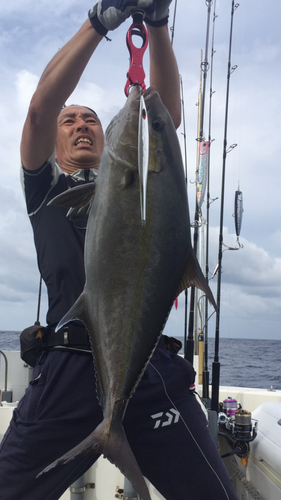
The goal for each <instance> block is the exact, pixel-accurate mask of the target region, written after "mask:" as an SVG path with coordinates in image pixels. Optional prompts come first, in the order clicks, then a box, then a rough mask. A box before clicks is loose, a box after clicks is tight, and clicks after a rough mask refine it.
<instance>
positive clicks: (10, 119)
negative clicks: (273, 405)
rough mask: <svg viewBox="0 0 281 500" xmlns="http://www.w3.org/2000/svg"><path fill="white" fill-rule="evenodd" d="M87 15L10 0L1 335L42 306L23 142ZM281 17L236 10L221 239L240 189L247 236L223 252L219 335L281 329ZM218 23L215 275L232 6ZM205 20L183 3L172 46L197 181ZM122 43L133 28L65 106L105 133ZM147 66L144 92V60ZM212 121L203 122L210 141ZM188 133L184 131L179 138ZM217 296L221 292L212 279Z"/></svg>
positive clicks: (95, 64) (121, 78)
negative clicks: (62, 51) (50, 73)
mask: <svg viewBox="0 0 281 500" xmlns="http://www.w3.org/2000/svg"><path fill="white" fill-rule="evenodd" d="M277 4H278V5H277ZM89 7H90V5H89V4H88V3H87V2H86V1H84V0H81V2H80V3H79V4H77V2H76V1H75V0H67V1H66V0H62V1H61V2H60V3H59V4H58V3H57V2H55V1H53V0H48V1H47V0H41V1H40V2H34V1H32V0H14V1H13V2H10V3H7V2H6V3H3V5H2V6H1V15H2V25H3V26H2V29H1V30H0V47H1V71H2V73H1V74H2V78H1V81H0V92H1V96H2V99H1V103H0V120H1V123H2V130H1V138H0V157H1V166H2V182H1V186H2V187H1V188H0V210H1V212H0V213H1V218H0V237H1V247H0V293H1V302H0V307H1V315H0V318H1V321H2V322H3V323H2V325H3V327H5V328H8V329H20V328H21V327H24V326H26V325H27V324H29V323H30V322H32V320H33V317H34V316H35V312H36V307H37V290H38V281H39V276H38V272H37V268H36V256H35V251H34V245H33V237H32V231H31V227H30V223H29V221H28V218H27V216H26V211H25V206H24V201H23V197H22V193H21V188H20V183H19V143H20V137H21V130H22V126H23V123H24V119H25V114H26V111H27V108H28V104H29V101H30V98H31V95H32V93H33V91H34V89H35V87H36V85H37V82H38V79H39V76H40V75H41V73H42V71H43V69H44V67H45V66H46V64H47V63H48V61H49V60H50V58H51V57H52V56H53V54H55V52H56V51H57V50H58V49H59V48H60V47H62V45H63V44H64V43H65V42H66V41H67V40H68V39H69V38H70V36H72V34H74V33H75V31H76V30H77V29H78V28H79V27H80V25H81V24H82V22H83V20H85V19H86V18H87V12H88V9H89ZM280 9H281V7H280V5H279V3H278V2H276V1H274V0H269V1H268V2H267V8H266V9H264V4H263V3H262V2H261V1H260V2H256V3H255V8H254V9H253V7H252V5H250V2H244V3H243V4H241V5H240V7H239V9H237V11H236V12H235V19H234V32H233V52H232V64H237V65H238V68H237V70H236V71H235V72H234V74H233V75H232V76H231V82H230V83H231V85H230V102H229V104H230V107H229V122H228V144H232V143H238V146H237V148H236V149H235V150H234V151H233V152H232V153H230V154H229V155H228V156H227V162H226V185H225V218H224V226H225V232H224V241H225V243H226V244H228V245H229V246H235V241H236V236H235V234H234V229H233V228H234V225H233V218H232V214H233V201H234V191H235V190H236V189H237V186H238V181H240V184H241V189H242V191H243V194H244V208H245V212H244V215H243V224H242V233H241V234H242V236H241V241H242V243H243V244H244V249H243V250H239V251H237V252H230V251H227V252H224V254H223V274H222V307H221V314H222V319H221V323H222V327H221V329H222V334H223V335H225V336H231V335H237V334H239V336H243V335H244V336H252V337H254V336H255V335H256V336H262V335H265V334H267V332H268V330H269V331H270V332H273V333H272V335H273V334H274V335H279V333H278V328H276V325H277V324H278V322H280V319H281V318H280V313H279V302H280V292H281V289H280V285H279V283H280V277H281V261H280V247H281V237H280V234H281V228H280V223H279V218H278V214H279V195H278V192H279V190H278V186H279V185H280V180H281V179H280V175H281V174H280V168H279V163H280V154H281V151H280V144H279V138H278V137H279V130H280V123H279V121H280V120H279V116H280V107H281V106H280V105H281V101H280V96H279V87H278V85H279V81H280V71H281V70H280V64H279V59H280V43H279V39H280V30H279V17H280V16H279V14H280ZM217 14H218V18H217V19H216V24H215V50H216V53H215V56H214V75H213V89H214V90H215V91H216V92H215V94H214V95H213V99H212V106H213V107H212V138H214V139H215V142H214V143H213V144H212V148H211V169H212V170H211V171H212V179H211V197H212V198H215V197H219V199H218V200H217V201H216V202H215V203H213V204H212V205H211V210H210V217H211V226H212V229H211V250H210V269H211V270H213V269H214V268H215V266H216V264H217V242H218V236H217V234H218V233H217V226H218V223H219V222H218V221H219V211H220V196H221V194H220V182H221V166H222V149H223V124H224V113H225V90H226V73H227V57H228V39H229V23H230V2H225V1H222V0H220V1H217ZM171 20H172V19H171ZM206 20H207V9H206V5H205V4H204V2H202V4H200V5H199V4H198V1H197V0H190V1H189V2H178V15H177V19H176V25H175V29H176V31H175V38H174V48H175V51H176V54H177V58H178V63H179V70H180V73H181V75H182V76H183V84H184V104H185V115H186V126H187V130H186V133H187V148H188V160H189V161H188V176H189V179H193V178H194V172H195V166H196V141H195V138H196V135H197V133H196V128H197V107H196V102H197V100H198V89H199V67H200V50H201V48H202V49H204V46H205V33H206ZM127 26H129V21H128V23H127ZM125 34H126V29H125V28H124V29H123V30H122V29H120V30H117V31H115V32H114V33H113V34H112V42H106V41H105V40H104V41H102V43H101V44H100V46H99V48H98V50H97V52H96V53H95V55H94V57H93V58H92V60H91V61H90V63H89V65H88V67H87V69H86V71H85V73H84V75H83V77H82V78H81V81H80V83H79V86H78V87H77V89H76V90H75V92H74V93H73V95H72V96H71V98H70V100H69V102H78V103H80V102H81V103H83V104H85V105H88V106H90V107H93V108H94V109H96V111H97V112H98V114H99V116H100V118H101V120H102V123H103V125H104V128H105V127H106V126H107V125H108V123H109V121H110V120H111V118H112V117H113V116H114V115H115V114H116V113H117V111H118V109H119V108H120V107H121V106H122V105H123V103H124V102H125V97H124V92H123V88H124V85H125V82H126V72H127V70H128V67H129V58H128V51H127V47H126V43H125ZM145 68H146V73H147V79H146V81H147V82H148V61H147V57H146V59H145ZM208 78H209V75H208ZM208 85H209V84H208V83H207V97H206V113H207V111H208V107H209V102H208V99H209V97H208V92H209V87H208ZM207 118H208V117H207V114H206V118H205V133H206V134H207V131H208V121H207ZM181 132H182V129H180V131H179V134H181ZM189 198H190V212H191V218H192V217H193V213H194V190H193V186H192V185H189ZM204 210H205V205H204ZM2 242H3V243H2ZM211 286H212V289H213V291H214V293H216V281H215V280H213V281H212V283H211ZM8 299H9V300H8ZM183 299H184V297H182V296H181V298H180V304H179V310H178V311H174V310H173V311H172V314H171V318H172V322H171V325H172V326H171V334H176V331H177V330H180V332H181V334H182V332H183V329H184V327H183V324H184V323H183V317H182V314H183V301H184V300H183ZM44 307H45V305H44ZM31 317H32V319H31ZM213 321H214V318H212V321H211V322H210V325H212V332H214V324H213ZM0 328H2V327H1V325H0ZM210 329H211V328H210ZM274 332H276V333H274Z"/></svg>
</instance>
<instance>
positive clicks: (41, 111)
mask: <svg viewBox="0 0 281 500" xmlns="http://www.w3.org/2000/svg"><path fill="white" fill-rule="evenodd" d="M170 2H171V0H103V1H100V2H99V3H98V4H97V5H96V6H95V7H94V8H93V9H91V11H90V13H89V19H88V20H87V21H86V22H85V23H84V25H83V26H82V27H81V29H80V30H79V31H78V32H77V33H76V35H74V37H73V38H72V39H71V40H70V41H69V42H68V43H67V44H66V45H65V46H64V47H63V48H62V49H60V51H59V52H58V53H57V54H56V55H55V57H54V58H53V59H52V60H51V62H50V63H49V64H48V66H47V67H46V69H45V71H44V72H43V74H42V77H41V79H40V81H39V84H38V87H37V89H36V91H35V93H34V95H33V97H32V100H31V103H30V107H29V111H28V115H27V118H26V122H25V125H24V129H23V134H22V142H21V158H22V165H23V186H24V191H25V196H26V203H27V210H28V213H29V216H30V220H31V224H32V227H33V231H34V240H35V245H36V250H37V256H38V265H39V269H40V272H41V274H42V276H43V279H44V281H45V282H46V285H47V288H48V296H49V310H48V314H47V323H48V332H49V334H50V336H49V340H48V345H49V349H48V351H47V352H46V353H44V354H43V356H42V357H40V358H39V360H38V362H37V364H36V366H35V368H34V373H33V380H32V381H31V384H30V386H29V388H28V390H27V392H26V394H25V396H24V398H23V399H22V400H21V402H20V404H19V406H18V408H17V409H16V410H15V412H14V416H13V419H12V422H11V425H10V428H9V429H8V431H7V433H6V435H5V437H4V439H3V442H2V444H1V450H0V499H1V500H18V499H19V498H20V499H21V500H39V499H40V500H56V499H58V498H59V497H60V496H61V495H62V494H63V492H64V491H65V490H66V489H67V487H68V486H69V485H70V484H71V483H73V482H74V481H75V480H76V479H77V478H78V477H80V476H81V475H82V474H83V473H84V472H85V471H86V470H87V469H88V468H89V467H90V466H91V465H92V464H93V463H94V462H95V460H96V459H97V458H98V456H97V455H87V456H83V457H78V458H76V459H75V460H73V461H72V462H70V463H68V464H66V465H64V466H61V467H58V468H56V469H54V470H53V471H50V472H48V473H45V474H43V475H41V476H40V477H39V478H38V479H35V477H36V476H37V474H39V473H40V472H41V471H42V470H43V469H44V468H45V467H46V466H47V465H49V464H50V463H52V462H53V461H54V460H55V459H56V458H58V457H59V456H61V455H63V454H64V453H65V452H66V451H68V450H69V449H71V448H72V447H74V446H75V445H76V444H78V443H79V442H81V441H82V440H83V439H84V438H85V437H87V436H88V435H89V434H90V433H91V432H92V431H93V429H95V428H96V427H97V425H98V424H99V423H100V422H101V420H102V411H101V407H100V405H99V403H98V401H97V398H96V390H95V386H94V380H95V374H94V365H93V361H92V355H91V352H90V350H89V341H88V337H87V332H86V329H85V328H84V327H83V326H81V324H79V323H75V322H73V323H72V324H71V325H69V326H68V327H67V329H63V331H62V332H58V333H57V334H56V333H54V329H55V326H56V324H57V323H58V321H59V320H60V319H61V318H62V316H63V315H64V314H65V313H66V312H67V311H68V309H69V308H70V307H71V305H72V304H73V303H74V302H75V300H76V298H77V297H78V296H79V294H80V293H81V291H82V289H83V286H84V280H85V275H84V265H83V249H84V238H85V227H86V222H87V221H86V217H85V216H84V215H79V214H78V215H76V216H75V215H74V216H73V217H72V218H70V219H69V218H66V210H65V209H64V208H61V207H56V206H48V202H49V201H50V200H51V199H52V198H53V197H54V196H56V195H57V194H59V193H60V192H62V191H64V190H66V189H67V188H68V187H72V186H74V185H77V184H79V183H85V182H93V181H94V180H95V177H96V175H97V171H98V167H99V162H100V158H101V154H102V149H103V132H102V128H101V124H100V121H99V118H98V117H97V115H96V113H95V112H94V111H93V110H90V109H89V108H86V107H83V106H77V105H71V106H67V107H64V108H63V105H64V103H65V101H66V100H67V99H68V97H69V96H70V94H71V93H72V91H73V90H74V88H75V87H76V85H77V83H78V82H79V79H80V76H81V75H82V73H83V71H84V69H85V67H86V65H87V63H88V61H89V59H90V58H91V56H92V55H93V53H94V51H95V49H96V48H97V46H98V45H99V43H100V42H101V40H102V38H103V36H106V33H107V30H110V29H115V28H117V27H118V26H119V25H120V24H121V23H122V22H123V21H124V20H125V19H126V18H127V17H128V16H129V15H130V14H131V9H132V7H136V6H139V7H141V8H143V9H145V12H146V18H145V21H146V23H147V27H148V31H149V42H150V83H151V84H152V85H154V86H155V87H156V89H157V90H158V91H159V93H160V95H161V98H162V100H163V102H164V104H165V105H166V106H167V108H168V110H169V111H170V114H171V116H172V118H173V120H174V123H175V126H176V127H177V126H178V125H179V123H180V95H179V80H178V70H177V64H176V61H175V58H174V55H173V52H172V48H171V44H170V40H169V35H168V29H167V21H168V7H169V4H170ZM50 339H51V340H50ZM193 381H194V371H193V368H192V366H191V365H190V364H189V363H187V362H186V361H184V360H182V359H181V358H179V357H178V356H176V355H175V354H173V353H171V352H170V351H168V350H166V349H165V348H164V347H163V346H160V347H159V348H157V349H156V351H155V354H154V355H153V357H152V359H151V363H150V364H149V366H148V368H147V370H146V372H145V374H144V376H143V378H142V380H141V382H140V384H139V386H138V389H137V391H136V393H135V394H134V396H133V397H132V399H131V401H130V403H129V405H128V409H127V412H126V415H125V419H124V428H125V431H126V434H127V437H128V440H129V443H130V445H131V447H132V450H133V452H134V454H135V456H136V459H137V461H138V463H139V466H140V468H141V470H142V472H143V474H144V475H145V476H146V477H147V478H148V479H150V480H151V481H152V483H153V484H154V485H155V486H156V488H157V489H158V490H159V491H160V492H161V493H162V494H163V496H164V497H165V498H166V499H167V500H186V499H187V498H189V499H190V500H195V499H196V500H203V499H204V500H205V498H207V497H209V498H216V500H225V499H231V500H235V499H237V497H236V495H235V493H234V491H233V489H232V486H231V483H230V480H229V478H228V475H227V472H226V470H225V469H224V466H223V464H222V461H221V459H220V457H219V455H218V453H217V451H216V447H215V444H214V443H213V441H212V438H211V437H210V435H209V432H208V429H207V423H206V419H205V416H204V415H203V413H202V411H201V409H200V407H199V405H198V403H197V402H196V400H195V397H194V395H193V394H192V393H190V392H189V391H188V386H189V385H190V384H192V383H193ZM175 407H176V408H177V410H178V411H179V414H180V419H179V421H178V422H177V423H175V424H174V425H171V426H163V427H161V428H160V432H155V430H154V425H155V421H154V420H153V419H152V418H151V415H153V414H155V413H157V412H159V411H160V412H163V413H166V412H168V411H169V410H170V409H171V408H175ZM201 476H203V477H204V480H202V477H201ZM210 491H211V492H212V493H211V497H210Z"/></svg>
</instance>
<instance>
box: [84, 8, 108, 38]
mask: <svg viewBox="0 0 281 500" xmlns="http://www.w3.org/2000/svg"><path fill="white" fill-rule="evenodd" d="M97 11H98V4H96V5H94V7H92V8H91V9H90V10H89V12H88V17H89V20H90V23H91V25H92V26H93V28H95V30H96V31H97V33H99V35H101V36H106V35H107V33H108V30H107V29H106V28H105V27H104V25H103V24H102V23H101V22H100V20H99V18H98V14H97Z"/></svg>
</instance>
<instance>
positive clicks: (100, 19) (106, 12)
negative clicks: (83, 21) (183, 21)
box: [88, 0, 170, 36]
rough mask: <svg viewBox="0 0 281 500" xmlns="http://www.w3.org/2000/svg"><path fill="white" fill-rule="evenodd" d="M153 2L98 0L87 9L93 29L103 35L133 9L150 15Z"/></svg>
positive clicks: (113, 28)
mask: <svg viewBox="0 0 281 500" xmlns="http://www.w3.org/2000/svg"><path fill="white" fill-rule="evenodd" d="M154 3H155V0H100V1H99V2H98V3H97V4H96V5H95V6H94V7H92V9H90V10H89V14H88V15H89V19H90V22H91V24H92V26H93V27H94V28H95V30H96V31H97V32H98V33H99V34H100V35H103V36H105V35H106V34H107V32H108V31H112V30H115V29H116V28H118V26H120V24H122V23H123V22H124V21H125V20H126V19H127V18H128V17H129V16H130V15H131V13H132V11H133V10H134V9H141V10H144V11H145V13H146V14H147V15H152V13H153V10H154V9H155V5H154ZM156 3H157V2H156ZM169 3H170V2H169Z"/></svg>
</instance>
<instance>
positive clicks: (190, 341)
mask: <svg viewBox="0 0 281 500" xmlns="http://www.w3.org/2000/svg"><path fill="white" fill-rule="evenodd" d="M205 3H206V6H207V28H206V41H205V55H204V61H203V62H202V63H201V70H202V76H203V89H202V99H201V103H200V104H201V105H200V117H199V137H197V141H199V143H200V142H203V140H204V135H203V126H204V111H205V95H206V80H207V72H208V69H209V63H208V48H209V31H210V17H211V7H212V3H213V0H206V1H205ZM200 214H201V209H200V208H199V206H198V200H197V196H196V199H195V216H194V223H193V226H194V233H193V249H194V252H195V255H196V256H197V251H198V233H199V231H198V229H199V217H200ZM195 315H196V306H195V287H194V286H192V287H191V293H190V312H189V324H188V338H187V341H186V345H185V355H184V357H185V359H187V360H188V361H190V362H191V363H192V364H193V354H194V320H195Z"/></svg>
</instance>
